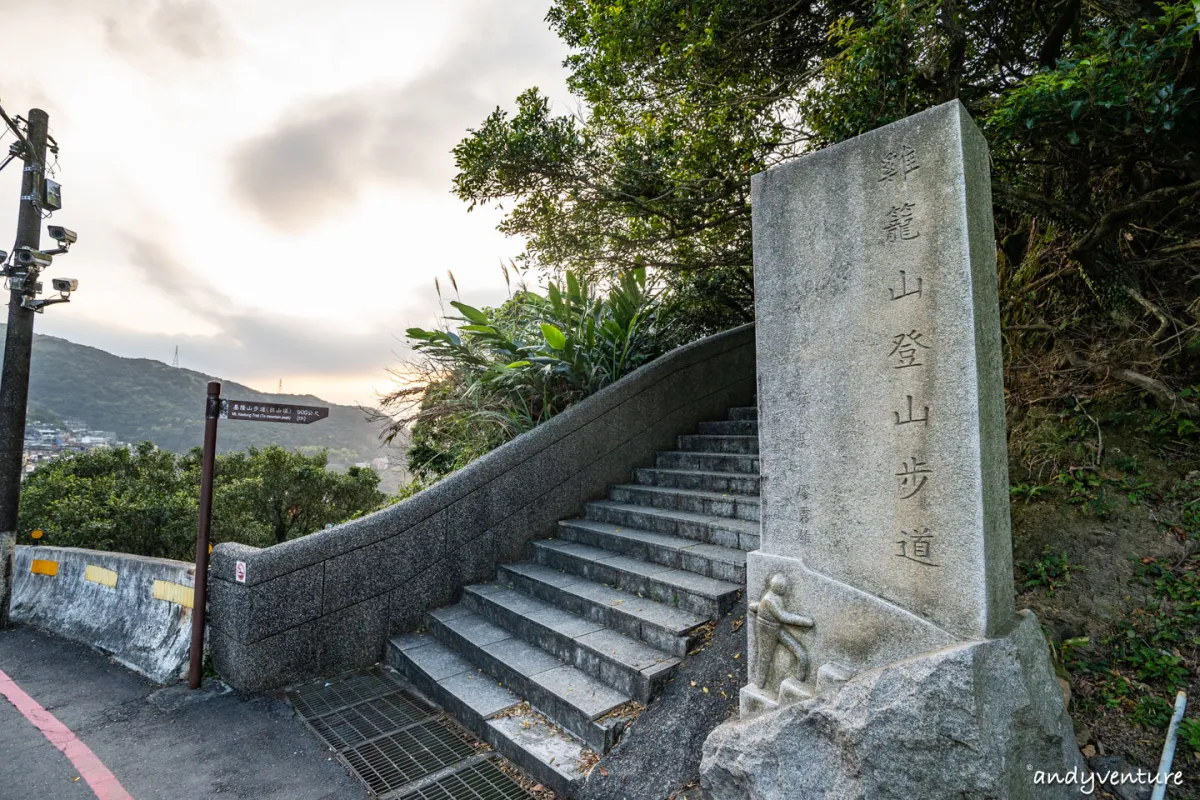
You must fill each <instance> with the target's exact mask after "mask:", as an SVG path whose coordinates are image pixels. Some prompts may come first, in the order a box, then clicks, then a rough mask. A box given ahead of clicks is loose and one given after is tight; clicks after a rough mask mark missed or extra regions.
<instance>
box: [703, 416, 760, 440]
mask: <svg viewBox="0 0 1200 800" xmlns="http://www.w3.org/2000/svg"><path fill="white" fill-rule="evenodd" d="M699 432H700V433H702V434H704V435H706V436H758V420H756V419H721V420H715V421H712V422H701V423H700V430H699Z"/></svg>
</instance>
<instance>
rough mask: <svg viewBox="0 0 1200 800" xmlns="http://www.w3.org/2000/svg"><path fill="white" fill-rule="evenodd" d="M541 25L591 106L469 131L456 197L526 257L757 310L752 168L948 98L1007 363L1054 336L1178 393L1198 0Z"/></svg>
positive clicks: (699, 322) (679, 14)
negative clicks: (493, 220) (989, 180)
mask: <svg viewBox="0 0 1200 800" xmlns="http://www.w3.org/2000/svg"><path fill="white" fill-rule="evenodd" d="M547 19H548V22H549V23H550V25H551V27H552V28H553V30H554V31H555V32H556V33H557V34H558V35H559V36H560V37H561V38H562V39H563V40H564V41H565V42H566V43H567V44H568V45H569V46H570V47H571V48H572V54H571V56H570V57H569V58H568V60H567V66H568V67H569V69H570V77H569V87H570V89H571V91H572V92H573V94H574V95H575V97H576V98H577V99H578V100H579V101H580V102H581V107H582V111H581V112H580V114H579V115H577V116H555V115H554V114H552V113H551V111H550V108H549V103H548V101H547V99H546V98H545V97H543V96H542V95H541V94H540V93H539V92H538V91H537V90H536V89H530V90H528V91H526V92H524V93H523V94H521V95H520V97H518V98H517V103H516V111H515V113H512V114H508V113H506V112H504V111H502V110H500V109H497V110H496V111H495V112H494V113H493V114H491V115H490V116H489V117H488V118H487V119H485V120H484V121H483V123H482V124H481V125H480V126H479V127H478V128H476V129H474V130H472V131H470V132H469V135H468V136H467V137H466V138H465V139H464V140H463V141H462V142H461V143H460V144H459V145H458V146H457V147H456V148H455V150H454V155H455V158H456V161H457V165H458V175H457V177H456V179H455V184H454V186H455V191H456V192H457V193H458V195H459V196H460V197H461V198H462V199H464V200H466V201H467V202H468V203H470V204H471V206H472V207H474V206H475V205H477V204H482V203H492V202H501V201H503V202H504V203H505V207H506V209H507V213H506V216H505V218H504V221H503V222H502V224H501V230H503V231H504V232H506V233H508V234H513V235H520V236H522V237H524V238H525V240H526V242H527V245H526V250H525V253H524V255H523V259H524V261H525V262H526V263H527V264H531V265H535V266H539V267H542V268H546V269H549V270H561V269H565V268H572V269H577V270H580V271H582V272H584V273H586V274H589V275H594V276H595V275H600V276H609V275H612V274H614V273H615V272H617V271H619V270H622V269H626V268H629V267H631V266H648V267H651V268H653V269H656V270H659V271H661V272H662V273H663V274H665V275H666V278H667V281H668V283H669V285H670V288H671V289H672V290H673V291H675V292H678V294H679V297H680V298H681V302H680V315H679V319H680V321H681V324H683V325H688V326H690V327H691V329H692V330H693V332H694V333H696V334H699V333H704V332H707V331H709V330H712V329H714V328H720V327H728V325H730V324H732V323H734V322H738V321H742V320H744V319H748V318H749V317H750V315H751V314H752V308H751V304H752V279H751V270H752V256H751V246H750V213H749V209H750V196H749V178H750V175H751V174H753V173H755V172H758V171H761V170H763V169H766V168H768V167H770V166H772V165H774V164H777V163H780V162H783V161H786V160H789V159H794V158H797V157H799V156H801V155H802V154H803V153H804V152H806V151H810V150H812V149H815V148H820V147H824V146H827V145H830V144H833V143H836V142H838V141H842V140H844V139H846V138H849V137H851V136H854V135H857V134H859V133H863V132H865V131H867V130H870V129H873V128H875V127H878V126H880V125H883V124H886V123H888V122H892V121H894V120H897V119H900V118H902V117H904V116H906V115H908V114H912V113H915V112H917V111H920V110H922V109H924V108H927V107H929V106H931V105H934V104H937V103H940V102H944V101H947V100H951V99H954V98H958V99H959V100H961V101H962V102H963V103H964V104H965V105H966V106H967V108H968V110H969V111H970V112H971V114H972V115H973V116H974V117H975V119H976V120H977V121H978V122H979V123H980V124H981V125H982V127H983V128H984V131H985V134H986V135H987V136H988V139H989V142H990V145H991V150H992V154H993V160H994V175H993V192H994V198H995V202H996V205H997V213H996V223H997V229H998V238H999V239H1000V241H1001V242H1002V245H1003V246H1002V253H1001V255H1002V258H1001V265H1000V268H1001V275H1000V277H1001V282H1002V295H1003V302H1004V304H1005V308H1004V314H1005V321H1006V323H1007V324H1008V325H1009V326H1010V329H1011V330H1013V331H1019V332H1021V334H1022V336H1023V338H1021V339H1020V341H1014V342H1011V343H1010V344H1012V346H1013V350H1012V353H1011V355H1012V358H1013V361H1014V362H1017V361H1020V360H1021V359H1022V358H1025V357H1026V356H1029V357H1040V356H1043V355H1045V352H1046V351H1053V352H1055V353H1056V354H1057V355H1056V358H1059V359H1060V360H1064V361H1065V362H1066V363H1068V365H1069V366H1071V367H1072V368H1073V369H1074V371H1075V372H1076V373H1078V374H1088V375H1091V376H1097V375H1105V376H1113V377H1116V378H1118V379H1119V380H1123V381H1125V382H1127V383H1131V384H1133V385H1135V386H1137V387H1138V388H1139V389H1145V390H1147V391H1149V392H1150V394H1151V395H1152V396H1154V397H1155V399H1156V400H1158V401H1159V402H1160V403H1162V404H1166V405H1171V406H1173V407H1175V406H1178V405H1179V403H1178V395H1177V394H1176V393H1175V392H1174V391H1172V390H1171V389H1170V388H1169V386H1168V384H1169V383H1175V384H1179V383H1180V382H1184V383H1186V382H1187V380H1190V379H1191V378H1189V376H1194V372H1195V360H1194V355H1189V352H1188V350H1187V348H1188V347H1189V346H1191V347H1193V350H1194V347H1195V345H1196V342H1197V337H1196V323H1197V320H1198V316H1197V315H1198V314H1200V307H1198V306H1197V305H1196V303H1195V297H1196V292H1195V287H1196V283H1195V280H1196V278H1197V276H1198V275H1200V268H1198V267H1197V264H1198V263H1200V216H1198V215H1197V214H1196V213H1195V209H1194V202H1195V199H1196V197H1197V194H1198V193H1200V154H1198V153H1197V144H1198V142H1200V133H1198V132H1200V112H1198V111H1197V109H1198V108H1200V106H1198V104H1197V103H1198V98H1197V95H1196V92H1195V88H1196V86H1197V83H1198V82H1200V58H1198V57H1197V55H1196V43H1197V9H1196V8H1195V7H1194V5H1193V4H1192V3H1190V2H1183V3H1152V2H1139V1H1138V0H1099V1H1098V2H1088V3H1082V2H1080V0H1057V2H1049V3H1037V2H1016V1H1014V0H987V2H983V1H978V2H963V1H962V0H879V1H878V2H844V1H840V0H833V2H828V3H808V2H770V1H768V0H701V1H700V2H696V1H695V0H640V1H639V2H631V1H630V0H615V1H614V0H555V2H554V3H553V6H552V8H551V10H550V12H549V15H548V18H547ZM697 309H699V311H697ZM1164 380H1165V381H1166V382H1164ZM1191 410H1194V409H1191Z"/></svg>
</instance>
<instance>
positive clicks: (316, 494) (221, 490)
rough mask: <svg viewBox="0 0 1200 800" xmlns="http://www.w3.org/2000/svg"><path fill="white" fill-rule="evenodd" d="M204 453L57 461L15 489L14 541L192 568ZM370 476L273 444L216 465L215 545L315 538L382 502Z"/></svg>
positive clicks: (121, 452)
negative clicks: (109, 552)
mask: <svg viewBox="0 0 1200 800" xmlns="http://www.w3.org/2000/svg"><path fill="white" fill-rule="evenodd" d="M200 455H201V453H200V450H199V449H198V448H197V449H193V450H192V451H190V452H188V453H186V454H184V455H175V454H174V453H171V452H170V451H168V450H160V449H156V448H155V447H154V446H153V445H152V444H150V443H149V442H144V443H142V444H140V445H139V446H138V447H137V448H136V449H135V450H134V451H133V452H130V451H129V450H126V449H124V448H99V449H96V450H94V451H92V452H90V453H85V454H81V455H75V456H68V457H63V458H58V459H55V460H53V461H51V462H49V463H47V464H44V465H42V466H41V467H39V468H38V469H37V470H36V471H35V472H33V473H32V474H31V475H30V476H29V477H28V478H27V479H26V481H25V483H24V484H23V485H22V488H21V509H20V522H19V524H20V533H19V540H20V541H24V542H29V543H34V540H32V539H30V538H29V537H30V535H31V534H32V532H33V531H35V530H40V531H42V532H43V534H42V535H41V536H40V538H39V539H37V540H36V543H37V544H45V545H55V546H60V547H87V548H92V549H96V550H112V551H118V552H124V553H138V554H141V555H146V556H158V557H161V558H175V559H180V560H184V561H191V560H192V559H193V558H194V557H195V547H196V544H195V543H196V527H197V520H198V498H199V496H200ZM378 485H379V476H377V475H376V474H375V473H374V472H373V471H372V470H369V469H360V468H358V467H351V468H350V469H349V470H348V471H347V472H345V473H339V472H334V471H332V470H329V469H326V456H325V454H324V453H323V452H319V453H317V454H315V455H304V454H302V453H297V452H291V451H288V450H285V449H283V448H281V447H278V446H275V445H271V446H268V447H264V448H261V449H259V448H254V447H251V448H250V449H249V450H248V451H246V452H240V453H229V454H222V455H220V456H218V458H217V465H216V473H215V483H214V487H213V520H212V533H211V541H212V542H213V543H214V544H219V543H221V542H242V543H244V544H248V545H253V546H255V547H266V546H269V545H272V544H277V543H279V542H283V541H286V540H288V539H293V538H295V537H297V536H303V535H305V534H309V533H313V532H314V531H317V530H320V529H321V528H323V527H325V526H326V525H328V524H331V523H339V522H342V521H344V520H346V519H349V518H352V517H355V516H359V515H361V514H364V513H367V512H369V511H373V510H375V509H376V508H378V507H379V506H380V505H381V504H382V503H383V502H384V499H385V498H384V495H383V494H381V493H380V492H379V491H378V489H377V487H378Z"/></svg>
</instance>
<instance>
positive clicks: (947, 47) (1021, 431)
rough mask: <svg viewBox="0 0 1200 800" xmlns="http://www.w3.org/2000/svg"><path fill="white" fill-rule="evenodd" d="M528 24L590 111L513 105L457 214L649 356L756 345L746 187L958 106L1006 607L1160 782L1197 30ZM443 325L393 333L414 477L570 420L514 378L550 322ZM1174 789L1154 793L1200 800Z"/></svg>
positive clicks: (536, 377)
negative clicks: (746, 327)
mask: <svg viewBox="0 0 1200 800" xmlns="http://www.w3.org/2000/svg"><path fill="white" fill-rule="evenodd" d="M547 19H548V22H549V23H550V25H551V27H552V29H553V30H554V31H555V32H556V33H557V34H558V35H559V36H560V37H561V38H562V39H563V41H564V42H565V43H566V44H567V45H568V46H569V47H570V49H571V55H570V57H569V58H568V60H567V62H566V66H567V67H568V69H569V70H570V76H569V81H568V85H569V88H570V90H571V91H572V93H573V94H574V97H575V100H576V101H577V102H578V105H579V107H580V108H581V111H579V112H578V113H577V114H575V115H570V116H556V115H555V114H553V113H552V111H551V108H550V103H549V101H548V99H547V98H546V97H544V96H543V95H542V94H541V93H540V92H539V91H538V90H537V89H536V88H531V89H529V90H528V91H526V92H523V93H522V94H521V95H520V96H519V97H517V99H516V106H515V111H514V112H513V113H509V112H506V111H504V110H502V109H500V108H497V110H496V111H495V112H494V113H493V114H491V115H490V116H488V117H487V118H486V119H485V120H483V121H482V123H481V124H480V125H479V126H478V127H476V128H475V129H473V130H471V131H469V132H468V135H467V137H466V138H465V139H463V140H462V142H460V143H459V144H458V146H457V147H456V148H455V149H454V155H455V158H456V162H457V165H458V174H457V177H456V178H455V181H454V189H455V191H456V193H457V194H458V196H459V197H460V198H462V199H463V200H464V201H466V202H467V203H469V204H470V206H471V207H472V208H473V207H475V206H476V205H480V204H488V203H492V204H497V205H500V206H502V208H503V209H504V210H505V216H504V218H503V222H502V224H501V226H500V227H501V230H502V231H504V232H505V233H508V234H510V235H514V236H520V237H522V239H523V240H524V242H525V251H524V253H523V254H522V256H521V257H520V258H519V259H518V262H517V263H518V264H519V265H520V267H521V268H522V269H533V270H537V271H539V272H540V273H541V274H544V275H547V276H553V277H557V278H559V279H560V281H561V279H562V277H563V276H564V275H566V274H568V273H570V274H571V275H572V277H573V280H574V281H575V282H576V283H578V284H579V285H585V284H587V285H591V286H594V287H596V291H597V292H603V291H604V290H606V289H607V288H608V287H610V286H616V285H620V283H621V282H622V281H624V280H625V278H624V276H626V275H628V274H629V272H630V271H631V270H638V271H639V272H638V273H637V274H639V275H640V274H641V273H640V270H643V269H645V270H647V271H648V274H649V275H650V276H651V277H650V278H648V279H647V280H648V281H649V282H651V283H654V284H655V285H656V292H655V298H656V301H657V304H658V307H657V309H656V311H655V313H654V317H655V325H654V329H655V335H654V336H652V337H649V338H648V339H647V341H648V342H652V343H653V344H654V346H653V347H651V348H650V350H649V351H648V352H653V351H654V349H655V348H658V349H665V348H666V347H668V346H671V345H673V344H676V343H679V342H681V341H686V340H689V339H692V338H696V337H699V336H702V335H705V334H708V333H712V332H715V331H718V330H722V329H725V328H728V327H732V326H733V325H735V324H738V323H741V322H747V321H750V320H751V319H752V318H753V271H752V267H753V260H752V248H751V231H750V176H751V175H752V174H754V173H756V172H759V171H761V170H764V169H767V168H769V167H771V166H773V165H776V164H779V163H781V162H784V161H788V160H791V159H795V158H799V157H802V156H803V155H804V154H805V153H806V152H809V151H812V150H814V149H819V148H821V147H825V146H828V145H831V144H834V143H837V142H840V141H843V140H845V139H848V138H850V137H853V136H855V135H858V134H860V133H863V132H865V131H868V130H871V129H873V128H876V127H879V126H880V125H884V124H886V123H889V122H892V121H894V120H897V119H900V118H902V117H904V116H907V115H909V114H912V113H915V112H918V111H921V110H923V109H925V108H928V107H930V106H932V105H935V104H938V103H942V102H946V101H949V100H953V99H958V100H960V101H961V102H962V103H963V104H964V105H965V106H966V107H967V109H968V110H969V112H970V113H971V114H972V116H973V117H974V119H975V120H976V122H977V123H978V124H979V125H980V127H981V128H982V129H983V131H984V134H985V136H986V137H987V139H988V142H989V146H990V149H991V154H992V165H993V173H992V190H993V200H994V219H995V227H996V239H997V243H998V252H997V262H998V270H999V284H1000V301H1001V316H1002V324H1003V326H1004V346H1005V358H1006V363H1005V373H1006V374H1005V385H1006V400H1007V404H1008V410H1009V419H1008V425H1009V432H1010V463H1011V476H1012V482H1013V486H1012V492H1013V498H1014V506H1013V519H1014V554H1015V557H1016V559H1017V571H1018V584H1017V587H1016V589H1017V590H1018V592H1019V593H1020V597H1019V602H1020V603H1021V604H1022V605H1028V606H1030V607H1032V608H1033V609H1034V610H1035V611H1036V612H1037V613H1038V615H1039V618H1040V619H1041V620H1042V622H1043V624H1044V626H1045V627H1046V630H1047V632H1048V634H1049V635H1050V638H1051V640H1052V644H1053V648H1054V653H1055V657H1056V665H1057V667H1058V669H1059V670H1060V674H1061V675H1062V677H1063V678H1064V679H1065V680H1066V681H1067V683H1068V685H1069V686H1070V687H1071V689H1072V690H1073V692H1074V695H1073V699H1072V702H1071V710H1072V713H1073V715H1074V717H1075V720H1076V725H1077V734H1078V738H1079V742H1080V744H1081V746H1085V753H1087V754H1089V755H1091V754H1094V753H1097V752H1098V753H1100V754H1104V753H1110V754H1111V753H1116V754H1124V755H1127V756H1130V757H1131V758H1134V759H1135V760H1136V761H1138V762H1140V763H1141V764H1142V765H1143V766H1153V765H1154V763H1155V762H1156V759H1157V747H1159V746H1161V741H1162V739H1161V733H1162V730H1163V728H1164V726H1165V724H1166V719H1167V716H1168V707H1169V704H1170V702H1171V701H1172V694H1173V692H1174V691H1176V690H1178V689H1185V690H1189V691H1190V693H1191V694H1192V695H1193V696H1195V695H1196V692H1197V691H1200V681H1198V678H1197V675H1198V668H1200V589H1198V587H1200V578H1198V577H1197V576H1198V575H1200V557H1198V556H1197V555H1196V552H1197V547H1196V542H1197V541H1200V471H1198V470H1197V466H1198V465H1200V428H1198V425H1200V419H1198V417H1200V404H1198V402H1197V398H1198V397H1200V299H1198V297H1200V292H1198V291H1197V289H1200V214H1197V213H1196V201H1197V199H1198V198H1200V96H1198V94H1197V91H1196V89H1197V85H1198V84H1200V54H1198V52H1197V44H1198V43H1200V39H1198V35H1197V34H1198V30H1200V25H1198V23H1200V7H1197V6H1196V5H1195V4H1194V3H1191V2H1163V3H1155V2H1145V1H1144V0H1096V1H1094V2H1087V3H1084V2H1082V1H1081V0H1051V2H1046V3H1037V2H1029V1H1028V0H1025V1H1024V2H1021V1H1019V0H994V1H992V0H989V2H968V1H967V0H916V1H915V2H914V0H871V1H867V0H832V1H831V2H827V3H819V4H818V3H805V2H795V3H793V2H770V1H768V0H638V1H637V2H633V1H632V0H553V2H552V4H551V8H550V11H549V14H548V17H547ZM497 99H498V100H500V99H502V98H497ZM458 308H459V311H460V312H462V316H461V317H458V318H450V319H448V321H447V324H448V327H447V328H446V329H445V330H442V331H436V332H430V331H412V332H410V337H411V338H412V339H413V340H414V341H415V342H416V343H417V344H418V348H417V349H418V351H420V352H422V353H424V354H425V355H426V356H429V358H430V361H429V362H428V363H427V364H426V367H427V369H426V370H425V372H424V373H423V374H422V376H421V377H422V378H423V380H419V381H418V382H417V385H415V386H414V387H412V388H411V394H407V395H405V394H404V393H403V392H399V393H397V395H395V396H393V398H391V400H392V402H393V404H394V403H396V402H397V401H398V400H399V399H400V398H401V397H403V398H406V399H408V400H411V401H416V402H419V403H420V408H419V413H417V414H416V415H415V416H410V417H409V418H410V419H415V420H416V425H415V426H414V428H413V430H414V435H415V437H416V439H417V440H418V443H419V449H417V450H415V451H414V455H415V456H416V463H414V465H413V466H414V469H416V470H418V471H420V472H421V474H422V475H423V476H424V477H426V478H430V477H437V476H438V475H441V474H445V472H447V471H449V470H451V469H454V468H457V467H459V466H461V465H462V464H464V463H466V462H467V461H469V460H470V459H471V458H474V457H476V456H477V455H479V454H481V453H483V452H486V451H487V450H488V449H490V448H492V447H494V446H496V445H497V444H499V443H501V442H502V441H505V440H507V439H508V438H510V437H511V436H512V435H513V434H515V433H517V432H519V431H520V430H523V429H524V428H525V427H528V426H531V425H534V424H537V423H538V422H539V421H541V420H543V419H545V418H546V417H547V416H549V415H550V414H552V413H556V412H557V411H560V410H561V409H562V408H563V407H564V406H565V404H566V403H569V402H571V401H573V400H575V399H578V398H579V397H580V396H582V395H583V393H584V389H582V388H577V389H575V390H573V391H572V392H561V393H560V392H558V391H557V389H552V390H551V391H550V394H549V395H547V396H548V397H552V398H554V399H553V401H552V402H543V401H541V400H539V398H541V397H543V391H542V390H543V389H544V388H545V386H546V383H545V381H546V379H547V378H549V377H550V376H551V374H552V373H551V371H549V370H541V371H539V369H537V368H534V367H533V365H535V364H537V363H538V362H536V361H534V360H533V359H527V358H526V357H525V356H524V355H519V354H518V353H517V350H520V351H521V352H522V353H523V352H525V351H524V350H523V349H522V348H527V347H528V348H533V349H541V350H542V351H543V353H542V354H544V351H545V349H546V348H547V347H549V348H550V350H553V351H557V348H554V347H553V343H552V342H551V341H550V337H551V336H552V335H553V334H549V335H547V336H546V337H545V338H544V340H543V339H539V337H538V331H539V326H540V325H541V323H542V322H547V323H549V324H550V325H552V326H554V327H555V328H556V329H560V328H562V326H561V325H560V323H559V322H558V321H556V320H552V319H551V318H550V317H549V312H548V311H547V310H546V308H545V307H544V306H543V305H542V304H541V303H540V302H526V299H525V297H524V295H523V294H517V295H514V297H513V298H512V299H511V300H510V301H509V302H508V303H506V304H505V305H504V306H502V307H501V308H499V309H484V310H482V311H476V310H474V309H471V310H470V312H468V310H467V309H465V308H462V307H458ZM477 315H478V318H477ZM514 317H516V318H517V319H514ZM455 324H457V325H459V326H460V327H459V328H458V330H457V332H455V331H454V330H453V329H452V327H450V326H452V325H455ZM485 328H487V329H494V330H495V331H496V332H495V333H492V332H491V331H490V330H484V329H485ZM510 339H511V340H512V341H513V343H514V344H515V346H516V349H513V348H511V347H509V346H508V344H507V343H505V344H502V345H501V344H500V343H501V342H502V341H503V342H507V341H508V340H510ZM587 349H589V350H590V349H591V345H590V344H589V345H587ZM480 353H483V355H482V356H481V355H480ZM597 355H598V354H592V355H586V354H585V355H584V356H583V357H584V358H597ZM521 361H528V362H529V365H528V366H522V365H521V364H520V362H521ZM406 374H407V373H406ZM610 377H615V376H610ZM575 386H576V387H584V384H583V383H578V382H577V383H576V384H575ZM1198 719H1200V718H1197V717H1196V716H1195V712H1192V714H1190V715H1189V719H1188V720H1187V721H1185V724H1184V727H1183V729H1182V737H1181V742H1182V744H1181V751H1180V752H1181V755H1180V757H1179V758H1181V759H1185V762H1177V763H1179V764H1180V765H1181V766H1182V765H1183V763H1186V764H1188V765H1189V767H1190V766H1191V765H1194V764H1195V763H1197V759H1200V721H1198ZM1148 733H1149V735H1147V734H1148ZM1089 749H1090V752H1089ZM1185 774H1186V775H1187V776H1188V778H1187V780H1188V785H1187V786H1186V787H1185V788H1184V789H1181V790H1178V791H1176V790H1172V792H1173V793H1177V794H1179V796H1181V797H1184V796H1187V797H1200V780H1198V779H1197V778H1196V776H1195V770H1194V768H1185Z"/></svg>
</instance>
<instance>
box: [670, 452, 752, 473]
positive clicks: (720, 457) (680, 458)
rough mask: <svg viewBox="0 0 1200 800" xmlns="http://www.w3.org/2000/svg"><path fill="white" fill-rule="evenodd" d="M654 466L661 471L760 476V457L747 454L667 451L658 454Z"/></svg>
mask: <svg viewBox="0 0 1200 800" xmlns="http://www.w3.org/2000/svg"><path fill="white" fill-rule="evenodd" d="M654 464H655V466H656V467H658V468H659V469H680V470H683V469H686V470H699V471H701V472H738V473H742V474H752V475H757V474H758V456H757V455H750V454H746V453H695V452H685V451H682V450H667V451H664V452H660V453H659V454H658V458H657V459H656V460H655V462H654Z"/></svg>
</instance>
